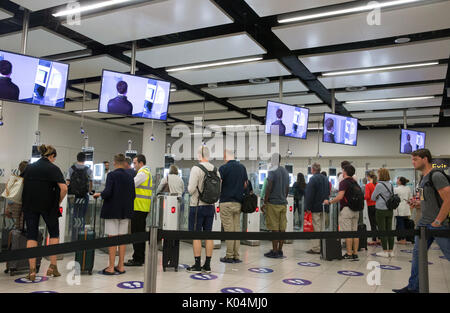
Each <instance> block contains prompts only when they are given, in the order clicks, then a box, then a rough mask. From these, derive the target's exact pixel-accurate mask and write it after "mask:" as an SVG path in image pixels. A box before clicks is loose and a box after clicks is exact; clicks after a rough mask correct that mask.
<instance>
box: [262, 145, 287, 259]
mask: <svg viewBox="0 0 450 313" xmlns="http://www.w3.org/2000/svg"><path fill="white" fill-rule="evenodd" d="M280 162H281V155H280V154H279V153H274V154H273V155H272V160H271V164H272V167H271V168H270V169H269V173H268V176H267V187H266V193H265V197H264V205H263V206H262V208H261V210H262V211H263V213H264V214H265V215H266V226H267V229H269V230H271V231H273V232H284V231H286V224H287V219H286V205H287V203H288V202H287V196H288V193H289V173H288V171H287V170H286V169H285V168H284V167H281V166H280ZM272 246H273V249H272V250H271V251H269V252H268V253H266V254H264V256H266V257H268V258H282V257H283V250H282V248H283V240H273V241H272Z"/></svg>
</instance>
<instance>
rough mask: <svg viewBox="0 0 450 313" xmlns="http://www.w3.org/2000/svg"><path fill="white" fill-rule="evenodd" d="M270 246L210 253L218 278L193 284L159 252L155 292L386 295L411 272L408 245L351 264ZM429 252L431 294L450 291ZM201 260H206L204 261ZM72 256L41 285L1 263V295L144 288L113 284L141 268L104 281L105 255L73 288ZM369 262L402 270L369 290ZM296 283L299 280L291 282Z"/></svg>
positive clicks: (448, 266) (138, 274)
mask: <svg viewBox="0 0 450 313" xmlns="http://www.w3.org/2000/svg"><path fill="white" fill-rule="evenodd" d="M270 247H271V244H270V242H268V241H265V242H262V243H261V245H260V246H256V247H249V246H244V245H242V246H241V256H242V260H243V262H242V263H240V264H224V263H221V262H220V261H219V258H220V257H221V256H223V255H224V252H225V244H224V243H223V244H222V249H220V250H218V249H216V250H214V254H213V260H212V270H213V272H212V274H213V275H216V276H217V278H216V279H213V280H194V279H192V278H191V277H190V276H191V274H189V273H187V272H186V271H185V270H184V269H181V268H180V269H179V271H178V272H174V271H173V270H172V269H168V270H167V271H166V272H163V271H162V266H161V252H159V255H158V260H159V266H158V276H157V290H158V292H165V293H173V292H187V293H215V292H221V290H222V289H223V288H227V287H240V288H246V289H250V290H252V291H253V292H256V293H263V292H273V293H280V292H281V293H303V292H305V293H335V292H339V293H353V292H363V293H373V292H376V293H380V292H381V293H386V292H391V290H392V288H401V287H404V286H405V285H406V283H407V281H408V278H409V273H410V269H411V263H409V260H410V259H411V254H409V253H405V252H401V251H400V250H411V249H412V245H407V246H396V248H395V252H396V256H395V257H394V258H392V259H387V258H379V257H374V256H372V255H371V253H374V252H376V251H380V250H381V249H380V248H379V247H378V248H373V247H369V251H367V252H366V251H361V252H360V254H359V257H360V261H359V262H351V261H346V260H342V261H332V262H329V261H323V260H321V259H320V257H319V256H317V255H309V254H307V253H306V252H305V251H306V250H307V249H308V248H309V243H308V242H305V241H296V242H294V243H293V244H288V245H285V247H284V249H283V250H284V254H285V256H287V257H286V258H285V259H269V258H265V257H264V256H263V254H264V253H265V252H267V251H268V250H269V249H270ZM435 247H437V246H436V245H433V246H432V248H431V249H430V251H429V261H430V262H432V263H433V264H432V265H430V266H429V277H430V291H431V292H439V293H449V292H450V262H449V261H447V260H445V259H442V258H439V256H442V252H441V251H440V250H435V249H433V248H435ZM131 253H132V247H131V246H130V247H127V257H126V260H127V259H129V258H130V256H131ZM203 253H204V250H203ZM203 258H204V257H203ZM73 259H74V258H73V254H69V255H66V256H65V257H64V260H62V261H60V263H59V265H58V267H59V270H60V272H61V273H62V274H63V275H62V276H61V277H58V278H49V279H48V280H47V281H43V282H40V283H34V284H30V283H25V284H21V283H16V282H15V281H14V280H16V279H18V278H21V277H24V276H25V275H17V276H14V277H10V276H9V274H4V273H3V270H4V269H5V264H1V265H0V269H1V271H2V272H0V292H1V293H10V292H14V293H18V292H26V293H28V292H35V291H56V292H60V293H61V292H74V293H78V292H80V293H110V292H135V293H141V292H142V289H135V290H133V289H121V288H119V287H118V286H117V285H118V284H119V283H121V282H126V281H143V280H144V268H143V267H132V268H127V273H125V274H123V275H117V276H104V275H101V274H98V271H100V270H101V269H103V268H104V267H105V266H106V264H107V255H106V254H104V253H102V252H98V253H97V254H96V259H95V271H94V274H93V275H92V276H89V275H87V274H83V275H81V277H79V278H80V284H79V285H76V284H74V283H73V275H70V273H71V269H70V268H67V265H68V263H69V262H70V261H73ZM369 261H378V262H380V264H382V265H394V266H398V267H401V270H381V284H380V285H374V286H370V285H369V284H368V283H367V276H368V274H369V273H370V271H371V270H369V269H367V265H368V262H369ZM192 262H193V257H192V246H191V245H190V244H187V243H183V242H182V243H181V244H180V264H186V265H191V264H192ZM298 262H315V263H319V264H320V266H318V267H305V266H300V265H298V264H297V263H298ZM48 264H49V262H48V261H47V260H45V259H44V260H43V264H42V267H41V271H40V275H44V274H45V272H46V269H47V267H48ZM259 267H264V268H270V269H272V270H273V272H271V273H254V272H250V271H249V270H248V269H249V268H259ZM338 271H357V272H360V273H363V275H362V276H358V277H350V276H343V275H340V274H338V273H337V272H338ZM285 279H294V282H297V283H302V281H305V280H308V281H310V282H311V284H309V285H304V286H302V285H291V284H286V283H285V282H283V280H285ZM295 279H300V281H295Z"/></svg>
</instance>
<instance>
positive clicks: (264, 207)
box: [261, 204, 266, 214]
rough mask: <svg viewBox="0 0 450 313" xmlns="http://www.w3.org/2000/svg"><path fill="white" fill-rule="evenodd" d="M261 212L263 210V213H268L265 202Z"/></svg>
mask: <svg viewBox="0 0 450 313" xmlns="http://www.w3.org/2000/svg"><path fill="white" fill-rule="evenodd" d="M261 212H263V214H266V205H265V204H263V206H262V207H261Z"/></svg>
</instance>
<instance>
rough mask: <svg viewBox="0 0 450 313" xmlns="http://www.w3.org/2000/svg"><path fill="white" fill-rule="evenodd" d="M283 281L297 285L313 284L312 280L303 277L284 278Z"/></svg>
mask: <svg viewBox="0 0 450 313" xmlns="http://www.w3.org/2000/svg"><path fill="white" fill-rule="evenodd" d="M283 283H285V284H288V285H295V286H307V285H311V284H312V282H310V281H309V280H306V279H301V278H287V279H283Z"/></svg>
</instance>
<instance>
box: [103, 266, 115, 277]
mask: <svg viewBox="0 0 450 313" xmlns="http://www.w3.org/2000/svg"><path fill="white" fill-rule="evenodd" d="M106 269H107V267H106V268H104V269H103V271H102V273H103V275H116V272H114V273H111V272H108V271H107V270H106Z"/></svg>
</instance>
